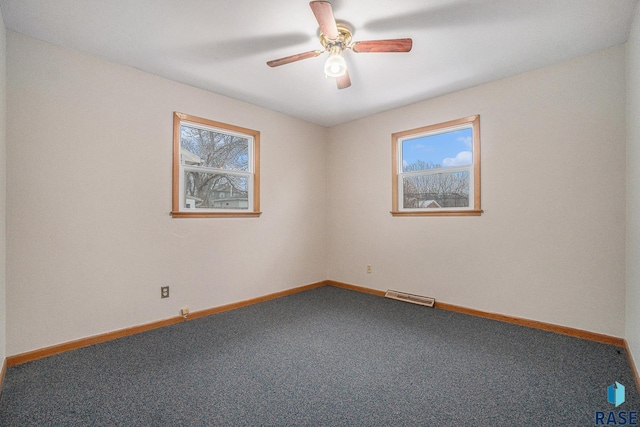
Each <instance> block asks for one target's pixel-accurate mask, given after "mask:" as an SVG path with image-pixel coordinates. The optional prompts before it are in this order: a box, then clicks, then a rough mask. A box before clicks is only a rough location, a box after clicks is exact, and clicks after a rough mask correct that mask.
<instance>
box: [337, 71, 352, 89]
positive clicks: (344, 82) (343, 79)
mask: <svg viewBox="0 0 640 427" xmlns="http://www.w3.org/2000/svg"><path fill="white" fill-rule="evenodd" d="M336 83H337V84H338V89H346V88H348V87H349V86H351V78H350V77H349V71H348V70H347V71H345V73H344V74H343V75H342V76H340V77H336Z"/></svg>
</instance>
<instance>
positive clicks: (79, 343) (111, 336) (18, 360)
mask: <svg viewBox="0 0 640 427" xmlns="http://www.w3.org/2000/svg"><path fill="white" fill-rule="evenodd" d="M325 285H330V286H335V287H338V288H343V289H349V290H352V291H357V292H362V293H367V294H372V295H376V296H380V297H384V295H385V293H386V292H385V291H380V290H377V289H371V288H367V287H363V286H357V285H352V284H349V283H343V282H338V281H335V280H326V281H322V282H316V283H311V284H309V285H304V286H300V287H297V288H293V289H288V290H285V291H280V292H276V293H273V294H268V295H263V296H260V297H257V298H252V299H248V300H245V301H239V302H235V303H231V304H226V305H222V306H218V307H213V308H209V309H205V310H199V311H194V312H192V313H190V314H189V316H188V317H187V318H183V317H182V316H175V317H171V318H168V319H164V320H159V321H156V322H151V323H146V324H144V325H139V326H133V327H130V328H124V329H119V330H117V331H113V332H107V333H104V334H99V335H94V336H91V337H87V338H81V339H79V340H74V341H69V342H65V343H62V344H56V345H53V346H50V347H45V348H42V349H38V350H33V351H29V352H26V353H21V354H16V355H14V356H9V357H7V358H6V359H5V361H4V364H3V368H2V371H1V372H0V386H1V385H2V380H3V379H4V372H5V370H6V368H7V367H10V366H16V365H20V364H22V363H26V362H30V361H32V360H37V359H41V358H43V357H48V356H53V355H54V354H59V353H63V352H65V351H70V350H75V349H78V348H82V347H87V346H90V345H94V344H99V343H102V342H106V341H111V340H115V339H118V338H123V337H126V336H129V335H134V334H139V333H141V332H146V331H150V330H152V329H157V328H162V327H165V326H169V325H173V324H175V323H180V322H186V321H189V320H192V319H198V318H201V317H206V316H210V315H212V314H216V313H221V312H224V311H228V310H234V309H237V308H241V307H245V306H248V305H252V304H257V303H260V302H264V301H268V300H271V299H275V298H280V297H284V296H287V295H292V294H295V293H298V292H304V291H307V290H310V289H314V288H318V287H321V286H325ZM435 307H436V308H439V309H442V310H449V311H455V312H459V313H463V314H469V315H472V316H478V317H484V318H487V319H492V320H498V321H501V322H507V323H513V324H516V325H520V326H525V327H529V328H535V329H542V330H545V331H550V332H555V333H559V334H563V335H569V336H573V337H577V338H583V339H587V340H591V341H597V342H601V343H605V344H612V345H615V346H618V347H625V348H626V350H627V354H628V355H629V357H632V356H631V352H630V351H629V348H628V345H627V344H626V341H625V340H624V339H623V338H618V337H613V336H609V335H604V334H599V333H595V332H589V331H584V330H581V329H575V328H569V327H566V326H560V325H554V324H551V323H545V322H539V321H537V320H529V319H523V318H519V317H514V316H507V315H504V314H498V313H491V312H487V311H482V310H476V309H473V308H468V307H461V306H457V305H453V304H448V303H443V302H438V301H436V304H435ZM631 365H632V367H633V369H634V372H635V375H636V381H637V382H638V389H639V390H640V380H639V379H638V372H637V370H635V364H633V363H631Z"/></svg>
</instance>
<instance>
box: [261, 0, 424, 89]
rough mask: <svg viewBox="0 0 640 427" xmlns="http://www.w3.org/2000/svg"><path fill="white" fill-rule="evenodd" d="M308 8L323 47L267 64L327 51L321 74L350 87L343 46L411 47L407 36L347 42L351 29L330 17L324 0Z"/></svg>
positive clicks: (403, 49) (356, 48) (405, 49)
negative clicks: (316, 25) (327, 56)
mask: <svg viewBox="0 0 640 427" xmlns="http://www.w3.org/2000/svg"><path fill="white" fill-rule="evenodd" d="M309 6H311V10H312V11H313V14H314V15H315V17H316V20H317V21H318V24H319V25H320V44H321V45H322V46H323V47H324V50H312V51H309V52H305V53H298V54H296V55H291V56H286V57H284V58H280V59H274V60H273V61H269V62H267V65H268V66H270V67H279V66H280V65H285V64H289V63H291V62H296V61H300V60H302V59H307V58H315V57H316V56H318V55H320V54H322V53H324V52H329V58H327V61H326V62H325V65H324V73H325V75H326V76H327V77H332V78H335V79H336V82H337V84H338V89H345V88H348V87H349V86H351V78H350V77H349V71H348V70H347V63H346V62H345V60H344V58H343V57H342V52H343V51H344V50H345V49H351V50H352V51H354V52H357V53H364V52H409V51H410V50H411V47H412V46H413V41H412V40H411V39H407V38H405V39H390V40H369V41H361V42H353V43H352V42H351V38H352V35H353V31H352V30H351V29H350V28H349V27H348V26H347V25H345V24H343V23H338V22H336V20H335V18H334V17H333V9H332V8H331V3H329V2H328V1H312V2H310V3H309Z"/></svg>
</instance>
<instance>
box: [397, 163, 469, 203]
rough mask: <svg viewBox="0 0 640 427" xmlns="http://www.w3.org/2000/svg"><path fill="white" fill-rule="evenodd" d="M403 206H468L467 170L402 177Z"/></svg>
mask: <svg viewBox="0 0 640 427" xmlns="http://www.w3.org/2000/svg"><path fill="white" fill-rule="evenodd" d="M402 191H403V195H404V197H403V208H404V209H416V208H431V209H438V208H451V207H464V208H466V207H469V172H468V171H461V172H450V173H445V172H443V173H432V174H425V175H417V176H409V177H404V178H403V180H402Z"/></svg>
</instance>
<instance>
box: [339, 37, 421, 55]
mask: <svg viewBox="0 0 640 427" xmlns="http://www.w3.org/2000/svg"><path fill="white" fill-rule="evenodd" d="M411 47H413V40H411V39H391V40H369V41H363V42H355V43H354V44H352V45H351V49H352V50H353V51H354V52H409V51H411Z"/></svg>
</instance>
